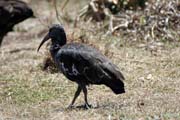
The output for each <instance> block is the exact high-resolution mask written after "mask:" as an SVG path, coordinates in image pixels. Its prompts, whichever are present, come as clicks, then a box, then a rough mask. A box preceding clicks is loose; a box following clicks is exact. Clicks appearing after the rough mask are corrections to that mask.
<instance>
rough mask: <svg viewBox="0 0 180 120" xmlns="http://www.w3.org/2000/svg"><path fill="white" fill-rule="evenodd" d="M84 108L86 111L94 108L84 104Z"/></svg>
mask: <svg viewBox="0 0 180 120" xmlns="http://www.w3.org/2000/svg"><path fill="white" fill-rule="evenodd" d="M84 108H85V109H91V108H93V106H92V105H91V104H87V103H86V104H84Z"/></svg>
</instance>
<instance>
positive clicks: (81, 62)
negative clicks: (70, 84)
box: [37, 24, 125, 108]
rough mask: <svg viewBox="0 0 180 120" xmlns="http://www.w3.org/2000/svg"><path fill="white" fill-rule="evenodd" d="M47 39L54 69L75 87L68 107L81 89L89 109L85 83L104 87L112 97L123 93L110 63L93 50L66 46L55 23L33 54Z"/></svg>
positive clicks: (70, 45)
mask: <svg viewBox="0 0 180 120" xmlns="http://www.w3.org/2000/svg"><path fill="white" fill-rule="evenodd" d="M49 39H51V41H52V44H51V47H50V53H51V55H52V58H53V60H54V62H55V64H56V65H57V66H58V69H59V70H60V71H61V72H62V73H63V74H64V75H65V76H66V77H67V78H68V79H69V80H71V81H74V82H76V83H77V84H78V88H77V91H76V92H75V95H74V98H73V100H72V102H71V104H70V105H69V107H72V106H73V104H74V102H75V100H76V98H77V97H78V96H79V94H80V92H81V90H82V91H83V93H84V100H85V106H84V107H85V108H89V107H91V105H89V104H88V101H87V88H86V86H87V85H89V84H96V85H101V84H104V85H106V86H108V87H110V88H111V90H112V91H113V92H114V93H115V94H121V93H125V89H124V83H123V80H124V77H123V75H122V74H121V72H120V71H118V68H117V67H116V66H115V65H114V64H112V63H111V61H110V60H109V59H108V58H106V57H105V56H104V55H102V54H101V53H100V52H99V51H97V50H96V49H94V48H92V47H90V46H88V45H85V44H79V43H69V44H66V34H65V31H64V28H63V27H62V26H61V25H58V24H55V25H53V26H52V27H51V28H50V29H49V33H48V34H47V35H46V36H45V38H44V39H43V40H42V42H41V43H40V45H39V48H38V50H37V51H39V49H40V47H41V46H42V45H43V44H44V42H46V41H47V40H49Z"/></svg>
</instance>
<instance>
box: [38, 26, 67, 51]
mask: <svg viewBox="0 0 180 120" xmlns="http://www.w3.org/2000/svg"><path fill="white" fill-rule="evenodd" d="M49 39H51V41H52V46H54V45H56V46H63V45H65V44H66V33H65V31H64V28H63V27H62V26H61V25H59V24H54V25H52V26H51V27H50V29H49V32H48V34H47V35H46V36H45V37H44V39H43V40H42V42H41V43H40V45H39V47H38V50H37V51H39V49H40V48H41V46H42V45H43V44H44V43H45V42H46V41H47V40H49Z"/></svg>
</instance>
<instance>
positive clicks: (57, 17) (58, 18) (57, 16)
mask: <svg viewBox="0 0 180 120" xmlns="http://www.w3.org/2000/svg"><path fill="white" fill-rule="evenodd" d="M53 3H54V8H55V11H56V19H57V20H58V21H59V23H60V24H62V23H63V22H62V19H61V18H60V17H61V16H60V15H59V13H58V9H57V6H56V4H57V1H56V0H53ZM59 16H60V17H59Z"/></svg>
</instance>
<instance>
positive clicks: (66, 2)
mask: <svg viewBox="0 0 180 120" xmlns="http://www.w3.org/2000/svg"><path fill="white" fill-rule="evenodd" d="M68 2H69V0H66V1H65V2H64V4H63V5H62V7H61V10H62V11H63V10H64V8H65V7H66V5H67V4H68Z"/></svg>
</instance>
